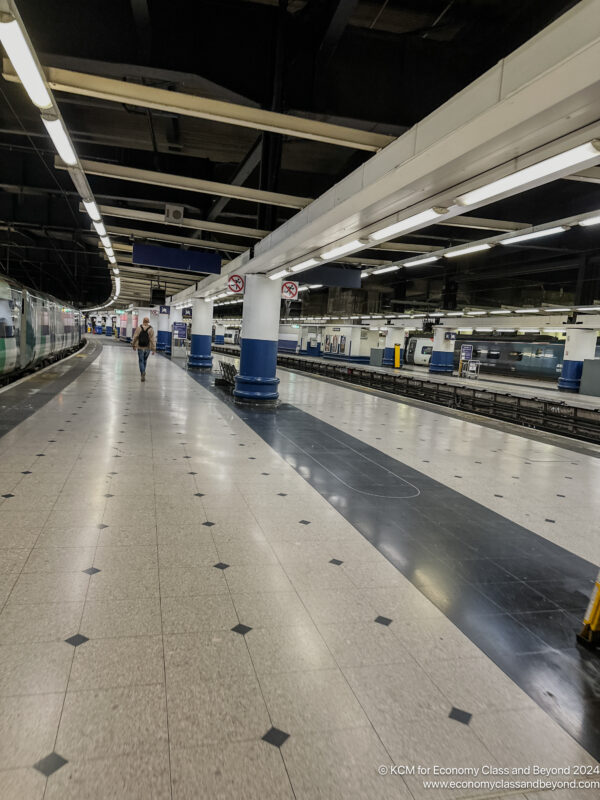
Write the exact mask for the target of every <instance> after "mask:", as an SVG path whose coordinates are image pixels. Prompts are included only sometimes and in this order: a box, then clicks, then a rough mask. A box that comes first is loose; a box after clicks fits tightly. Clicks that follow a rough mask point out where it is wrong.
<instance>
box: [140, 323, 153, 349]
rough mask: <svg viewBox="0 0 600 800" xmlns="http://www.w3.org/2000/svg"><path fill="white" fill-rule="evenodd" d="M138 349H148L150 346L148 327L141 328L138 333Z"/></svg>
mask: <svg viewBox="0 0 600 800" xmlns="http://www.w3.org/2000/svg"><path fill="white" fill-rule="evenodd" d="M137 343H138V347H149V346H150V326H149V325H148V327H147V328H144V327H142V330H141V331H140V335H139V336H138V341H137Z"/></svg>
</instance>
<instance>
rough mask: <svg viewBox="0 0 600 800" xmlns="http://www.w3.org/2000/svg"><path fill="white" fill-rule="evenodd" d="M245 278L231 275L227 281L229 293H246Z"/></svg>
mask: <svg viewBox="0 0 600 800" xmlns="http://www.w3.org/2000/svg"><path fill="white" fill-rule="evenodd" d="M244 285H245V282H244V278H243V277H242V276H241V275H230V276H229V280H228V281H227V286H228V287H229V291H230V292H233V293H234V294H241V293H242V292H243V291H244Z"/></svg>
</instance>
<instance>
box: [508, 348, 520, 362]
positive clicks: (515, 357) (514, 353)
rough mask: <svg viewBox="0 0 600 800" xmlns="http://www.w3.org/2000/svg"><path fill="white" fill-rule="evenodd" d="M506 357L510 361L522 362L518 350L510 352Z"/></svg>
mask: <svg viewBox="0 0 600 800" xmlns="http://www.w3.org/2000/svg"><path fill="white" fill-rule="evenodd" d="M508 357H509V359H510V360H511V361H523V353H521V352H520V351H519V350H511V352H510V353H509V354H508Z"/></svg>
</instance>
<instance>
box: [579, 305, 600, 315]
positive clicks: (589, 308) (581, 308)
mask: <svg viewBox="0 0 600 800" xmlns="http://www.w3.org/2000/svg"><path fill="white" fill-rule="evenodd" d="M577 311H597V312H598V313H599V314H600V306H577Z"/></svg>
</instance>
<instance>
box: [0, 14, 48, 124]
mask: <svg viewBox="0 0 600 800" xmlns="http://www.w3.org/2000/svg"><path fill="white" fill-rule="evenodd" d="M0 42H2V44H3V45H4V49H5V50H6V55H7V56H8V57H9V59H10V61H11V64H12V65H13V67H14V68H15V72H16V73H17V75H18V76H19V80H20V81H21V83H22V84H23V86H24V87H25V91H26V92H27V94H28V95H29V98H30V100H31V102H32V103H33V104H34V106H37V107H38V108H50V107H51V106H52V98H51V97H50V94H49V92H48V89H47V88H46V84H45V82H44V78H43V76H42V74H41V72H40V70H39V68H38V65H37V64H36V61H35V58H34V57H33V53H32V52H31V48H30V47H29V44H28V43H27V40H26V39H25V35H24V34H23V31H22V30H21V26H20V25H19V23H18V21H17V20H16V19H15V18H14V17H13V16H12V15H11V14H7V13H2V14H0Z"/></svg>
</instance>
